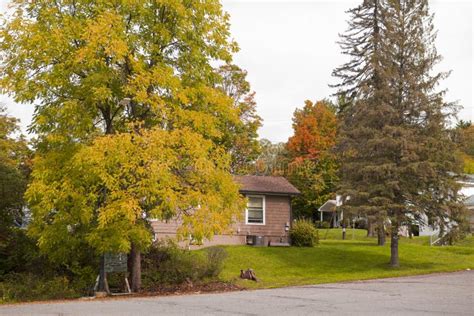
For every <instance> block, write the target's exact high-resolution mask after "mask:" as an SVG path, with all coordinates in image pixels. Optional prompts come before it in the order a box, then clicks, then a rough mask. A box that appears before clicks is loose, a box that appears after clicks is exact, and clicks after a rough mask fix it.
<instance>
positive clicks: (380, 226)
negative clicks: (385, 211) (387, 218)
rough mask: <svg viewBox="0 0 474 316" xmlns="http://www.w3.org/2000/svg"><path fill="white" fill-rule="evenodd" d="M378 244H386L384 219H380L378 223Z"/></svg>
mask: <svg viewBox="0 0 474 316" xmlns="http://www.w3.org/2000/svg"><path fill="white" fill-rule="evenodd" d="M377 244H378V245H379V246H384V245H385V226H384V224H383V220H381V221H379V222H378V224H377Z"/></svg>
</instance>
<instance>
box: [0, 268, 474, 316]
mask: <svg viewBox="0 0 474 316" xmlns="http://www.w3.org/2000/svg"><path fill="white" fill-rule="evenodd" d="M473 294H474V271H464V272H456V273H446V274H432V275H424V276H414V277H403V278H390V279H379V280H370V281H360V282H350V283H334V284H323V285H314V286H301V287H291V288H282V289H271V290H256V291H243V292H229V293H221V294H202V295H188V296H168V297H147V298H129V299H118V300H102V301H72V302H60V303H34V304H19V305H9V306H2V307H0V315H56V316H58V315H62V316H66V315H272V316H275V315H321V314H334V315H418V314H424V315H428V314H429V315H436V314H440V315H447V314H449V315H474V295H473Z"/></svg>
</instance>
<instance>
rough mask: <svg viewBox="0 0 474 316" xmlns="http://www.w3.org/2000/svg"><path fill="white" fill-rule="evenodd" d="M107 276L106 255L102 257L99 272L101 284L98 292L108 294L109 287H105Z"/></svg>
mask: <svg viewBox="0 0 474 316" xmlns="http://www.w3.org/2000/svg"><path fill="white" fill-rule="evenodd" d="M106 279H107V274H106V272H105V258H104V255H101V256H100V270H99V284H98V287H97V291H98V292H107V286H106V285H105V282H106Z"/></svg>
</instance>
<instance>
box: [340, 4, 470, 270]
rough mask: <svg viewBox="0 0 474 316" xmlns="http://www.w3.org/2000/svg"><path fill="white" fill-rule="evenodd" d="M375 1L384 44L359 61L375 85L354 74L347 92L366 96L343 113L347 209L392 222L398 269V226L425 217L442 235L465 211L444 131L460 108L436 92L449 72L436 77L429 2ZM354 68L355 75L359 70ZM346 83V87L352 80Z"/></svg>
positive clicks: (455, 164) (393, 257) (394, 262)
mask: <svg viewBox="0 0 474 316" xmlns="http://www.w3.org/2000/svg"><path fill="white" fill-rule="evenodd" d="M367 3H368V1H367V2H365V5H366V4H367ZM372 3H376V4H377V5H378V6H380V7H381V8H383V9H381V12H382V15H381V28H380V30H383V39H381V40H380V41H379V43H381V46H379V50H378V52H377V54H375V55H374V56H377V58H363V57H361V56H357V57H356V58H355V59H356V60H357V59H358V60H359V61H360V66H359V67H360V69H367V68H372V69H374V70H375V72H372V74H373V76H372V80H357V78H362V77H363V75H361V76H360V77H356V76H354V78H356V79H355V81H352V82H353V83H354V86H355V87H356V88H355V89H354V86H352V87H349V88H348V89H353V90H354V91H362V92H363V93H360V94H357V95H356V96H355V102H354V103H353V106H351V107H350V108H348V109H346V110H345V111H344V113H343V117H344V124H343V125H342V131H341V135H342V138H341V143H340V147H339V148H340V150H341V152H342V157H343V158H342V159H343V167H342V183H343V185H342V190H341V191H343V192H344V194H346V195H349V196H350V197H351V198H350V200H349V201H348V202H347V205H346V207H347V208H348V209H352V210H353V211H354V210H357V211H359V212H362V213H363V214H366V215H367V214H376V215H377V217H378V218H384V217H388V219H389V220H390V223H391V260H390V264H391V266H393V267H396V266H399V258H398V238H399V228H400V226H401V225H404V224H411V223H413V222H414V221H418V222H419V221H424V220H425V219H426V218H427V219H428V223H429V224H432V225H437V226H439V227H440V228H441V230H442V231H443V230H445V229H446V226H447V223H448V222H449V221H454V222H455V223H457V224H458V225H461V223H462V216H463V208H462V205H461V204H460V200H459V197H458V195H457V192H458V190H459V186H458V184H457V183H456V179H455V177H454V176H453V174H456V173H458V172H460V163H459V161H458V160H457V159H456V156H455V150H454V149H455V147H454V144H453V143H452V142H451V140H450V139H449V134H448V130H447V124H448V119H449V116H450V115H451V114H453V113H454V111H455V108H454V106H453V104H451V103H447V102H445V101H444V100H443V97H444V91H437V90H436V88H437V85H438V83H439V81H440V80H441V79H443V78H445V77H446V76H447V73H436V74H432V72H433V66H434V65H435V64H436V63H437V62H439V60H440V56H439V55H438V54H437V52H436V49H435V48H434V46H433V43H434V39H435V35H436V34H435V32H434V31H433V29H434V27H433V16H432V15H430V13H429V10H428V3H427V1H426V0H387V1H375V2H372ZM353 32H355V31H354V30H353ZM347 43H348V45H351V43H350V41H347ZM359 45H362V44H360V43H359ZM367 45H369V43H367ZM352 49H353V50H354V51H357V46H355V45H354V46H353V48H352ZM368 60H370V62H367V61H368ZM374 60H375V61H376V62H374ZM353 63H354V61H353ZM355 64H357V63H355ZM347 67H351V66H350V65H347ZM378 69H380V70H381V71H377V70H378ZM351 70H352V71H353V72H354V73H357V68H354V67H353V68H352V69H351ZM336 75H338V73H336ZM339 77H341V76H340V75H339ZM341 78H342V80H343V83H342V84H343V85H346V86H347V85H348V84H349V83H351V82H350V81H347V80H346V79H345V78H344V77H341ZM367 91H370V92H371V93H367Z"/></svg>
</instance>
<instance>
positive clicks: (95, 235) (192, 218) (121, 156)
mask: <svg viewBox="0 0 474 316" xmlns="http://www.w3.org/2000/svg"><path fill="white" fill-rule="evenodd" d="M41 159H42V158H38V160H41ZM228 160H229V157H228V156H227V155H226V154H225V153H224V152H223V150H219V149H216V148H215V146H214V145H213V143H212V142H211V141H209V140H205V139H204V138H203V137H202V136H200V135H199V134H196V133H194V132H191V131H190V130H176V131H172V132H168V131H163V130H161V129H159V128H154V129H150V130H146V129H143V130H140V132H139V133H121V134H115V135H106V136H102V137H99V138H97V139H95V140H94V142H93V143H92V144H91V145H89V146H81V148H80V149H79V150H78V151H77V153H76V154H75V155H74V157H73V158H72V159H71V160H70V162H69V165H68V172H67V173H65V174H62V175H61V176H60V177H58V176H57V175H54V178H55V179H49V178H48V177H49V176H51V174H49V173H48V172H47V171H48V169H47V166H45V165H44V164H43V162H44V161H37V162H36V163H37V166H38V167H37V168H36V169H35V170H34V176H35V179H37V180H36V181H35V182H33V183H32V185H31V188H30V189H29V190H28V194H27V198H28V199H29V201H30V206H31V208H32V211H33V213H34V214H35V216H34V219H35V220H34V221H33V223H32V225H31V231H32V232H33V233H34V234H37V235H38V236H39V237H40V246H41V247H43V248H44V249H47V250H48V252H49V253H57V254H58V255H60V256H67V255H68V254H69V251H70V249H71V248H74V246H75V245H76V244H79V245H80V244H81V243H82V242H83V241H84V240H85V241H86V242H87V244H88V245H89V246H90V247H91V248H93V249H95V250H96V251H97V252H98V253H103V252H108V251H112V252H128V251H129V250H130V245H131V243H134V244H135V245H138V246H139V247H140V249H146V248H147V247H148V246H149V245H150V243H151V231H150V226H149V222H148V220H149V219H158V220H161V219H170V218H179V219H180V221H182V226H181V227H180V229H179V233H180V234H181V236H186V237H187V236H189V235H192V236H193V237H194V238H195V239H197V240H202V239H204V238H211V237H212V236H213V235H214V234H219V233H222V232H224V231H225V230H226V228H227V227H229V225H230V224H231V222H232V220H233V218H234V216H235V215H236V214H238V213H240V211H241V210H242V209H243V208H244V207H245V205H244V204H243V200H242V199H241V198H240V197H239V194H238V188H237V185H236V184H234V183H233V181H232V177H231V176H230V174H229V173H228V170H227V168H228ZM43 168H44V169H43ZM39 192H41V193H39ZM52 209H54V210H55V211H54V212H55V213H56V215H55V216H52V214H51V210H52ZM48 218H49V220H44V219H48ZM58 259H59V260H65V258H63V257H58Z"/></svg>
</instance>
